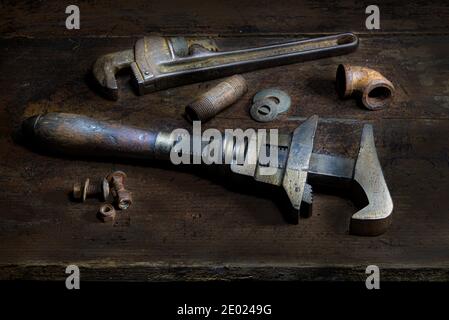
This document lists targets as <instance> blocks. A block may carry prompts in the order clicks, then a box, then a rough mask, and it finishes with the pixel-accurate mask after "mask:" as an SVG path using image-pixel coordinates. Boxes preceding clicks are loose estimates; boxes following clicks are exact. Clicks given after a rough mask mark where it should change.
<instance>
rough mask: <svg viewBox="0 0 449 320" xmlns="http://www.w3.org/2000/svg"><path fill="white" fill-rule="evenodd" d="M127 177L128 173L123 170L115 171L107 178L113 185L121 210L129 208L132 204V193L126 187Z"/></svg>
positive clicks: (113, 192) (113, 191)
mask: <svg viewBox="0 0 449 320" xmlns="http://www.w3.org/2000/svg"><path fill="white" fill-rule="evenodd" d="M125 179H126V173H124V172H123V171H114V172H112V173H111V174H109V175H108V177H107V180H108V181H109V183H110V184H111V185H112V194H113V195H114V197H115V199H116V201H117V206H118V207H119V209H121V210H126V209H128V208H129V206H130V205H131V204H132V195H131V192H129V191H128V190H126V188H125Z"/></svg>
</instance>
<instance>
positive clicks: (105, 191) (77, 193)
mask: <svg viewBox="0 0 449 320" xmlns="http://www.w3.org/2000/svg"><path fill="white" fill-rule="evenodd" d="M73 197H74V198H75V199H77V200H80V201H82V202H84V201H86V198H94V197H98V198H100V199H101V200H103V201H106V199H107V198H108V197H109V183H108V181H107V180H106V179H102V180H101V182H100V183H91V182H90V179H86V180H84V183H79V182H77V183H75V184H74V185H73Z"/></svg>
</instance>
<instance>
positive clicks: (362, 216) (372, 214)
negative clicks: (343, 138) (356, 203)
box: [349, 125, 393, 236]
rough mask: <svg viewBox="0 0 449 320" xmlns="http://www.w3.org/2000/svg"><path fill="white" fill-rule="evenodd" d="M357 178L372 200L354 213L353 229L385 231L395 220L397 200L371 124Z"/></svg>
mask: <svg viewBox="0 0 449 320" xmlns="http://www.w3.org/2000/svg"><path fill="white" fill-rule="evenodd" d="M353 179H354V182H355V183H356V184H357V185H358V186H360V188H361V189H362V190H363V193H364V194H365V196H366V200H367V202H368V204H367V205H366V206H365V207H364V208H362V209H361V210H359V211H357V212H356V213H355V214H353V215H352V217H351V223H350V227H349V231H350V233H352V234H357V235H366V236H376V235H379V234H382V233H384V232H385V231H386V230H387V228H388V226H389V225H390V222H391V219H390V218H391V213H392V212H393V200H392V199H391V196H390V191H389V190H388V187H387V183H386V182H385V178H384V175H383V173H382V168H381V166H380V163H379V159H378V157H377V152H376V146H375V144H374V135H373V127H372V126H371V125H365V126H364V127H363V132H362V139H361V142H360V149H359V154H358V157H357V161H356V164H355V168H354V177H353Z"/></svg>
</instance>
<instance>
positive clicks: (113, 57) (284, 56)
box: [93, 33, 358, 100]
mask: <svg viewBox="0 0 449 320" xmlns="http://www.w3.org/2000/svg"><path fill="white" fill-rule="evenodd" d="M357 46H358V38H357V36H356V35H354V34H353V33H341V34H336V35H331V36H324V37H316V38H311V39H305V40H304V39H303V40H295V41H289V42H284V43H279V44H271V45H266V46H261V47H255V48H246V49H245V48H241V49H238V50H233V51H223V50H220V48H219V47H218V46H217V45H216V44H215V41H214V40H213V39H208V38H183V37H171V38H170V37H160V36H148V37H144V38H141V39H139V40H137V41H136V43H135V44H134V48H133V49H129V50H126V51H120V52H117V53H110V54H107V55H104V56H101V57H100V58H98V60H97V62H96V63H95V65H94V68H93V74H94V77H95V78H96V80H97V82H98V83H99V85H100V86H101V87H102V88H103V90H104V91H105V92H107V93H108V96H109V97H110V98H111V99H114V100H117V99H118V87H117V81H116V79H115V74H116V73H117V71H119V70H120V69H123V68H125V67H130V68H131V72H132V76H133V77H132V79H133V82H134V84H135V85H136V88H137V90H138V93H139V94H145V93H149V92H154V91H158V90H163V89H167V88H172V87H176V86H180V85H184V84H188V83H194V82H199V81H205V80H211V79H216V78H221V77H226V76H231V75H233V74H239V73H243V72H248V71H252V70H257V69H261V68H268V67H274V66H279V65H283V64H289V63H296V62H303V61H308V60H314V59H320V58H325V57H330V56H337V55H342V54H347V53H350V52H352V51H354V50H355V49H356V48H357Z"/></svg>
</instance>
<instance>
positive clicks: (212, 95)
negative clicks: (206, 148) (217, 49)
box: [185, 74, 248, 122]
mask: <svg viewBox="0 0 449 320" xmlns="http://www.w3.org/2000/svg"><path fill="white" fill-rule="evenodd" d="M246 91H248V86H247V84H246V81H245V78H243V77H242V76H241V75H238V74H237V75H234V76H232V77H229V78H227V79H225V80H224V81H222V82H220V83H219V84H217V85H216V86H215V87H213V88H212V89H210V90H209V91H207V92H205V93H203V94H202V95H201V96H199V97H198V98H197V99H196V100H195V101H193V102H191V103H190V104H189V105H188V106H187V107H186V109H185V111H186V115H187V118H188V119H189V120H190V121H196V120H200V121H203V122H205V121H207V120H209V119H210V118H212V117H214V116H215V115H217V114H218V113H219V112H221V111H223V110H224V109H225V108H227V107H229V106H230V105H231V104H233V103H234V102H236V101H237V100H238V99H239V98H240V97H242V96H243V95H244V94H245V93H246Z"/></svg>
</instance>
